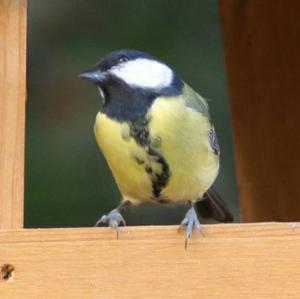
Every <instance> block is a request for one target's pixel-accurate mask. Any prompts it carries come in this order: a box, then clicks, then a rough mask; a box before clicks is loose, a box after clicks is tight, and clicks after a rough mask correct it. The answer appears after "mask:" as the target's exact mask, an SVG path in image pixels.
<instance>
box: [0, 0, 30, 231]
mask: <svg viewBox="0 0 300 299" xmlns="http://www.w3.org/2000/svg"><path fill="white" fill-rule="evenodd" d="M25 70H26V1H25V0H0V229H1V228H21V227H22V226H23V189H24V128H25V82H26V80H25V76H26V75H25Z"/></svg>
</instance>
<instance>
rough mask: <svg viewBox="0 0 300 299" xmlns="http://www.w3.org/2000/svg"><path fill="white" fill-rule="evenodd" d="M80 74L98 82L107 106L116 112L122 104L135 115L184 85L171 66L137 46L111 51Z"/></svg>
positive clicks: (176, 92) (178, 91)
mask: <svg viewBox="0 0 300 299" xmlns="http://www.w3.org/2000/svg"><path fill="white" fill-rule="evenodd" d="M80 77H81V78H83V79H86V80H88V81H91V82H93V83H94V84H96V86H97V87H98V89H99V91H100V94H101V96H102V98H103V100H104V110H105V109H106V110H109V111H112V109H114V110H115V111H112V112H116V110H120V109H121V108H122V109H123V110H124V111H125V110H128V112H129V110H130V111H131V113H132V115H135V114H136V113H135V112H138V113H140V112H141V111H142V110H143V111H144V110H145V109H146V108H149V106H150V105H151V103H152V102H153V100H154V99H155V98H157V97H159V96H173V95H178V94H180V93H181V91H182V86H183V83H182V81H181V79H180V78H179V77H178V76H177V75H176V73H175V72H174V71H173V70H172V69H171V68H170V67H169V66H167V65H166V64H165V63H163V62H162V61H161V60H159V59H157V58H155V57H154V56H152V55H150V54H147V53H144V52H141V51H137V50H119V51H114V52H111V53H110V54H108V55H107V56H105V57H104V58H103V59H101V60H100V61H99V62H98V63H97V64H96V66H95V67H94V68H93V69H91V70H89V71H86V72H84V73H82V74H81V75H80ZM105 106H108V107H106V108H105ZM104 112H105V111H104ZM117 113H118V112H117ZM118 114H120V113H118ZM125 114H126V113H125ZM127 114H128V113H127Z"/></svg>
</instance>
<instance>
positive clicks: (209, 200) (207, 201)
mask: <svg viewBox="0 0 300 299" xmlns="http://www.w3.org/2000/svg"><path fill="white" fill-rule="evenodd" d="M197 210H198V213H199V215H200V216H202V217H203V218H212V219H215V220H217V221H219V222H233V215H232V213H231V212H230V211H229V209H228V207H227V206H226V204H225V203H224V201H223V200H222V198H221V196H220V195H219V194H218V193H217V191H216V190H215V189H214V188H210V189H209V190H208V191H207V192H206V193H205V194H204V196H203V199H202V200H201V201H199V202H197Z"/></svg>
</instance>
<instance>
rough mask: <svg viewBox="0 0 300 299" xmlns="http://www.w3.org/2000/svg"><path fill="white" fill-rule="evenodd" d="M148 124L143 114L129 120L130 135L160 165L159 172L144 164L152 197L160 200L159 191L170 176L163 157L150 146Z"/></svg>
mask: <svg viewBox="0 0 300 299" xmlns="http://www.w3.org/2000/svg"><path fill="white" fill-rule="evenodd" d="M148 124H149V119H148V118H147V117H146V116H145V115H143V117H140V118H139V119H137V120H136V121H134V122H131V123H130V135H131V136H132V137H133V138H134V139H135V141H136V142H137V143H138V144H139V145H141V146H142V147H143V148H144V149H145V151H146V152H147V154H148V155H149V158H150V160H152V161H155V162H153V163H157V164H159V165H160V166H161V172H159V173H158V172H155V171H154V170H153V168H152V167H151V166H149V165H145V166H144V168H145V171H146V172H147V174H148V175H149V177H150V180H151V183H152V194H153V198H154V199H155V200H158V201H160V200H161V199H159V197H160V194H161V191H162V189H163V188H164V187H165V186H166V185H167V183H168V180H169V177H170V168H169V165H168V163H167V162H166V160H165V159H164V157H163V156H162V155H161V154H160V153H159V152H158V151H157V150H156V149H154V148H153V147H152V146H151V140H150V136H149V128H148ZM156 146H157V145H156Z"/></svg>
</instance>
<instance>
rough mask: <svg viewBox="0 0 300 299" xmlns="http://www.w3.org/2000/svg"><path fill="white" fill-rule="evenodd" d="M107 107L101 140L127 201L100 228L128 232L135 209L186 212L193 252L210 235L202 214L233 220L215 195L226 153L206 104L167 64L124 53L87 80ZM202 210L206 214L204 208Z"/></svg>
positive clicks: (101, 117)
mask: <svg viewBox="0 0 300 299" xmlns="http://www.w3.org/2000/svg"><path fill="white" fill-rule="evenodd" d="M79 76H80V78H82V79H85V80H88V81H90V82H92V83H93V84H94V85H96V87H97V88H98V90H99V93H100V97H101V99H102V103H101V107H100V111H99V112H98V113H97V115H96V120H95V124H94V134H95V137H96V141H97V144H98V145H99V147H100V150H101V151H102V153H103V155H104V157H105V159H106V161H107V163H108V166H109V168H110V170H111V172H112V174H113V177H114V179H115V181H116V184H117V186H118V188H119V190H120V193H121V195H122V199H121V202H120V204H119V205H118V206H117V207H116V208H115V209H113V210H111V211H110V212H109V213H107V214H105V215H103V216H102V217H101V218H100V219H99V220H98V221H97V223H96V226H99V225H108V226H110V227H112V228H115V229H116V232H117V237H118V228H119V226H120V225H125V220H124V218H123V216H122V214H121V213H122V211H123V210H124V208H125V207H126V206H127V205H128V204H130V203H131V204H133V205H138V204H141V203H146V202H151V203H159V204H186V205H187V207H188V209H187V212H186V214H185V216H184V218H183V220H182V222H181V223H180V226H179V228H180V229H182V228H185V229H186V232H185V248H187V244H188V240H189V238H190V237H191V235H192V231H193V230H194V229H197V230H199V231H201V230H202V225H201V224H200V221H199V218H198V213H197V208H198V211H199V214H200V215H202V216H203V217H212V218H215V219H216V220H218V221H221V222H231V221H232V220H233V216H232V214H231V212H230V211H229V209H228V208H227V206H226V204H225V203H224V202H223V200H222V199H221V197H220V196H219V195H218V194H217V193H216V191H214V189H212V184H213V183H214V181H215V179H216V177H217V175H218V172H219V165H220V147H219V143H218V139H217V135H216V131H215V128H214V125H213V123H212V121H211V119H210V116H209V108H208V104H207V102H206V100H205V99H204V98H203V97H202V96H200V95H199V94H198V93H197V92H196V91H194V90H193V89H192V88H191V87H190V86H189V85H188V84H187V83H186V82H185V81H183V80H182V79H181V77H179V75H178V74H177V73H176V72H175V71H174V70H173V69H172V68H171V67H170V66H168V65H167V64H166V63H165V62H163V61H162V60H161V59H159V58H156V57H155V56H153V55H151V54H148V53H146V52H142V51H138V50H132V49H122V50H116V51H113V52H111V53H109V54H107V55H106V56H104V57H103V58H102V59H101V60H100V61H98V62H97V63H96V65H95V66H94V67H93V68H92V69H89V70H88V71H85V72H83V73H81V74H80V75H79ZM197 205H198V206H197Z"/></svg>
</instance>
